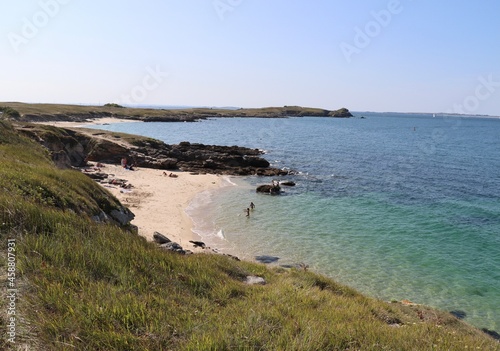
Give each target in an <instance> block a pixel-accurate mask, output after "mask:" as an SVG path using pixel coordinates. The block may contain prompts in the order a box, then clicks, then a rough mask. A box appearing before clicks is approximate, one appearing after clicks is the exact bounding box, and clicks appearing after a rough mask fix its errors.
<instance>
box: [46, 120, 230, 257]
mask: <svg viewBox="0 0 500 351" xmlns="http://www.w3.org/2000/svg"><path fill="white" fill-rule="evenodd" d="M121 122H137V123H141V121H133V120H127V119H118V118H98V119H95V120H92V121H89V122H43V123H42V124H47V125H52V126H57V127H62V128H78V127H83V126H88V125H92V124H94V125H100V124H101V125H102V124H107V123H121ZM94 165H95V163H92V164H90V165H89V167H88V168H89V169H91V168H92V166H94ZM101 171H102V172H104V173H107V174H109V178H110V179H121V180H125V181H126V184H130V185H131V186H132V187H131V188H129V189H124V188H122V187H120V186H118V185H113V184H102V185H103V186H104V187H105V188H106V189H107V190H108V191H109V192H111V193H112V194H113V195H114V196H115V197H116V198H117V199H118V200H120V202H121V203H122V204H123V205H125V206H127V207H129V208H130V210H131V211H132V212H133V213H134V214H135V218H134V220H133V221H132V222H131V223H132V224H134V225H136V226H137V227H138V228H139V235H141V236H143V237H145V238H146V239H147V240H153V234H154V232H160V233H161V234H163V235H165V236H167V237H168V238H169V239H170V240H172V241H175V242H177V243H178V244H180V245H181V246H182V247H183V248H184V249H190V250H192V251H197V250H195V249H194V247H193V245H192V244H191V243H189V240H200V238H199V237H198V236H197V235H196V234H195V233H194V232H193V231H192V228H193V223H192V221H191V219H190V218H189V216H188V215H187V214H186V212H185V209H186V208H187V206H188V205H189V203H190V202H191V200H192V199H193V198H194V197H195V196H196V194H198V193H200V192H203V191H206V190H211V189H216V188H218V187H220V186H221V180H222V178H221V177H220V176H217V175H213V174H203V175H201V174H200V175H192V174H190V173H188V172H180V171H177V172H170V171H168V172H167V171H164V170H159V169H150V168H137V167H136V168H135V170H134V171H130V170H127V169H125V168H123V167H121V165H112V164H104V167H102V168H101ZM164 173H166V174H170V173H173V174H175V175H176V176H177V177H168V176H165V175H164ZM198 250H200V249H198Z"/></svg>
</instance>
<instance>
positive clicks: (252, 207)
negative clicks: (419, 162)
mask: <svg viewBox="0 0 500 351" xmlns="http://www.w3.org/2000/svg"><path fill="white" fill-rule="evenodd" d="M254 208H255V204H254V203H253V202H250V209H252V210H253V209H254Z"/></svg>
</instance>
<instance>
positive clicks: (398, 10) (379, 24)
mask: <svg viewBox="0 0 500 351" xmlns="http://www.w3.org/2000/svg"><path fill="white" fill-rule="evenodd" d="M499 17H500V1H498V0H483V1H477V2H472V1H451V0H441V1H430V0H413V1H412V0H400V1H398V0H381V1H379V0H372V1H340V0H328V1H327V0H317V1H310V0H309V1H306V0H272V1H271V0H143V1H124V0H103V1H96V0H85V1H84V0H36V1H31V0H22V1H1V2H0V53H1V55H0V101H23V102H49V103H89V104H98V103H101V104H104V103H106V102H117V103H123V104H126V103H133V104H156V105H194V106H201V105H208V106H241V107H262V106H283V105H302V106H314V107H323V108H329V109H336V108H340V107H347V108H349V109H350V110H353V111H402V112H413V111H418V112H441V111H448V112H465V113H478V114H490V115H500V20H499Z"/></svg>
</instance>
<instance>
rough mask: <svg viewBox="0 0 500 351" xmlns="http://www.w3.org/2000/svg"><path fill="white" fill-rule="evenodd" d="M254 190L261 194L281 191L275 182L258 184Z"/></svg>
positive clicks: (273, 193) (274, 193) (275, 193)
mask: <svg viewBox="0 0 500 351" xmlns="http://www.w3.org/2000/svg"><path fill="white" fill-rule="evenodd" d="M256 191H257V192H258V193H263V194H271V195H278V194H279V193H280V192H281V188H280V186H279V185H276V184H264V185H259V186H258V187H257V189H256Z"/></svg>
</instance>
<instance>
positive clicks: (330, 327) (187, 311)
mask: <svg viewBox="0 0 500 351" xmlns="http://www.w3.org/2000/svg"><path fill="white" fill-rule="evenodd" d="M0 189H1V192H0V235H1V240H2V243H3V245H2V247H3V249H2V251H1V252H0V254H1V255H2V258H1V260H0V262H1V271H2V277H3V278H4V279H5V280H6V282H5V284H2V299H1V300H0V304H1V305H2V306H0V310H1V311H2V313H1V317H2V318H1V322H0V324H1V328H2V330H9V329H8V324H9V323H10V320H9V319H8V318H9V317H12V315H7V313H6V312H7V311H8V310H9V309H8V308H9V306H10V307H11V301H10V300H9V298H8V290H7V289H8V288H13V287H15V288H16V289H18V290H17V292H16V299H15V313H16V314H15V318H16V319H15V332H16V336H15V341H16V343H15V344H12V343H11V342H9V340H8V338H9V336H8V334H6V333H5V332H2V333H1V334H0V335H1V337H0V349H2V350H3V349H9V348H10V349H18V348H19V349H21V348H22V349H24V347H23V346H30V347H31V349H34V350H377V351H378V350H466V349H469V350H471V349H474V350H500V345H499V344H498V342H497V341H495V340H493V339H492V338H490V337H489V336H487V335H486V334H483V333H482V332H480V331H478V330H476V329H474V328H471V327H469V326H468V325H466V324H464V323H463V322H461V321H459V320H458V319H456V318H455V317H453V316H451V315H450V314H448V313H445V312H439V311H435V310H432V309H430V308H427V307H424V306H416V305H415V306H408V305H403V304H401V303H385V302H382V301H378V300H375V299H371V298H367V297H364V296H362V295H360V294H359V293H357V292H356V291H354V290H352V289H349V288H347V287H345V286H341V285H339V284H337V283H335V282H334V281H332V280H330V279H327V278H325V277H323V276H320V275H317V274H314V273H311V272H305V271H302V270H295V269H291V270H290V269H283V268H276V269H268V268H267V267H265V266H263V265H260V264H254V263H249V262H238V261H235V260H233V259H231V258H228V257H225V256H220V255H203V254H202V255H190V256H180V255H177V254H174V253H170V252H166V251H162V250H160V249H159V248H158V247H157V246H156V245H154V244H152V243H148V242H146V241H145V240H144V239H142V238H141V237H138V236H137V235H134V234H132V233H130V232H129V231H127V230H125V229H122V228H119V227H117V226H115V225H112V224H97V223H94V222H93V221H92V220H90V216H92V215H94V214H95V213H96V212H99V211H100V210H101V209H103V208H106V207H113V206H117V204H116V200H115V199H114V198H112V197H111V196H110V195H109V194H108V193H107V192H105V191H104V190H102V188H100V187H99V186H98V185H97V184H95V183H93V182H92V181H90V180H89V179H88V178H87V177H86V176H84V175H83V174H80V173H78V172H74V171H70V170H66V171H61V170H58V169H56V168H55V167H53V166H52V165H51V163H50V161H49V159H48V157H47V154H46V153H45V152H44V150H43V149H42V148H41V147H39V146H38V145H36V144H34V143H32V142H31V141H29V140H27V139H24V138H22V137H20V136H18V135H17V134H16V132H15V131H14V130H13V129H12V128H11V127H10V125H9V124H7V123H5V122H1V121H0ZM8 243H14V244H13V245H11V244H8ZM7 247H11V248H14V249H15V250H11V251H12V252H11V253H12V254H14V255H15V261H12V260H10V259H8V257H7V256H8V249H7ZM10 257H12V255H11V256H10ZM7 262H15V264H16V270H15V273H16V276H15V279H10V278H11V277H9V278H7V276H6V273H7V272H8V269H7V268H8V267H11V266H12V265H11V266H9V265H8V263H7ZM248 275H256V276H260V277H263V278H264V279H265V280H266V282H267V284H266V285H252V286H251V285H247V284H245V283H244V280H245V278H246V277H247V276H248Z"/></svg>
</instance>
